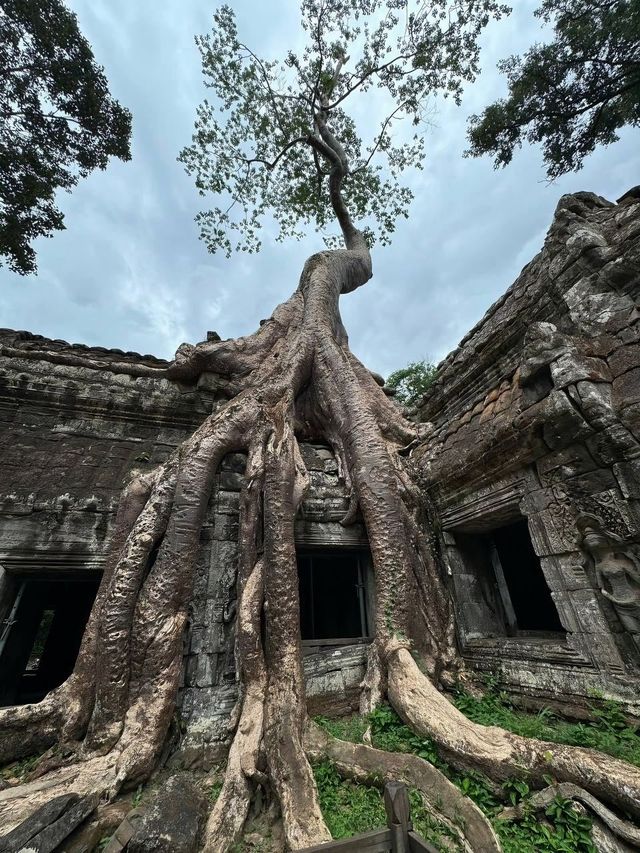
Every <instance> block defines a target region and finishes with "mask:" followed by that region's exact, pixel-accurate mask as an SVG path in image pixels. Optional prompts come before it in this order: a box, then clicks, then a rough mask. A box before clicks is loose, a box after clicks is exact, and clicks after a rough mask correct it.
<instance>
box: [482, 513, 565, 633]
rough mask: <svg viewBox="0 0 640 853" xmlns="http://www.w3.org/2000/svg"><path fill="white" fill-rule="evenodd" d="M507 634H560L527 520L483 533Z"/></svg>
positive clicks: (554, 610)
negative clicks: (485, 537)
mask: <svg viewBox="0 0 640 853" xmlns="http://www.w3.org/2000/svg"><path fill="white" fill-rule="evenodd" d="M486 536H487V548H488V551H489V557H490V560H491V565H492V567H493V571H494V574H495V578H496V583H497V586H498V593H499V595H500V598H501V600H502V606H503V609H504V616H505V622H506V629H507V634H509V635H511V636H517V635H518V634H532V633H533V634H535V633H553V634H558V633H563V632H564V629H563V627H562V623H561V622H560V617H559V616H558V611H557V609H556V606H555V603H554V601H553V598H552V597H551V591H550V590H549V587H548V585H547V581H546V578H545V576H544V573H543V571H542V568H541V566H540V560H539V558H538V555H537V554H536V552H535V551H534V549H533V544H532V542H531V537H530V535H529V528H528V525H527V521H526V519H524V518H523V519H520V520H519V521H516V522H513V523H512V524H508V525H505V526H504V527H499V528H497V529H496V530H493V531H491V532H490V533H488V534H486Z"/></svg>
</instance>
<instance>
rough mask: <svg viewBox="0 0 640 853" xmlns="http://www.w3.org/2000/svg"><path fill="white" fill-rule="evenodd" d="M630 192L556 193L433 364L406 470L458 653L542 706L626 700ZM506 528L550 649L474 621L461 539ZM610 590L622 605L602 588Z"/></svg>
mask: <svg viewBox="0 0 640 853" xmlns="http://www.w3.org/2000/svg"><path fill="white" fill-rule="evenodd" d="M639 195H640V194H639V193H638V191H635V192H632V193H631V194H628V195H627V197H626V198H623V199H622V200H621V201H620V203H619V204H612V203H610V202H607V201H605V200H604V199H601V198H599V197H597V196H594V195H591V194H587V193H581V194H577V195H574V196H565V197H563V198H562V199H561V201H560V203H559V205H558V209H557V211H556V216H555V219H554V222H553V224H552V227H551V229H550V231H549V234H548V236H547V239H546V241H545V245H544V248H543V250H542V251H541V252H540V254H539V255H537V256H536V258H534V260H533V261H532V262H531V263H530V264H528V265H527V266H526V267H525V268H524V270H523V271H522V273H521V275H520V276H519V278H518V279H517V281H516V282H515V283H514V284H513V286H512V287H511V288H509V290H508V291H507V292H506V294H505V295H504V296H503V297H502V298H501V299H500V300H498V302H497V303H496V304H495V305H494V306H492V308H491V309H490V310H489V311H488V312H487V314H486V315H485V317H484V318H483V320H482V321H481V322H480V323H479V324H478V325H477V326H476V327H475V328H474V329H473V330H472V331H471V332H470V333H469V334H468V335H467V336H466V337H465V338H464V340H463V341H462V342H461V344H460V346H459V347H458V348H457V349H456V350H455V351H454V352H453V353H452V354H451V355H450V356H448V358H447V359H445V361H444V362H443V363H442V364H441V365H440V366H439V370H438V374H437V378H436V382H435V384H434V387H433V388H432V389H431V390H430V392H427V395H426V397H425V400H424V402H423V404H422V405H421V407H420V410H419V416H420V418H421V419H422V420H424V421H431V422H432V423H433V424H434V426H435V433H434V436H433V437H432V438H431V439H430V440H429V443H428V444H427V445H425V446H424V447H423V448H421V449H420V450H419V451H418V452H417V453H416V461H417V464H418V466H419V467H420V469H421V471H422V475H423V478H424V482H425V486H426V488H427V489H428V491H429V493H430V495H431V497H432V500H433V501H434V503H435V506H436V511H437V515H438V516H439V519H440V522H441V525H442V530H443V533H442V536H441V545H442V550H443V557H444V562H445V565H446V567H447V571H448V573H449V575H450V576H451V583H452V589H453V592H454V595H455V596H456V600H457V605H458V616H459V619H458V632H459V638H460V641H461V645H462V648H463V652H464V654H465V657H466V659H467V661H468V662H469V664H470V665H471V666H472V667H475V668H478V669H481V670H487V669H488V670H491V671H494V672H499V673H500V675H501V677H502V678H503V679H504V681H505V682H507V683H508V684H510V685H511V687H512V688H517V689H520V690H522V691H523V692H525V693H528V694H531V695H533V696H538V697H542V698H545V699H548V698H553V696H554V695H556V694H558V693H560V692H565V693H567V694H568V695H575V696H576V697H578V698H579V697H584V696H586V695H589V694H590V693H592V692H593V691H594V690H596V691H604V692H605V693H607V694H609V695H612V696H616V697H618V698H622V699H624V700H626V701H627V702H628V703H629V704H630V705H632V704H634V703H637V696H638V686H639V681H638V676H639V674H640V672H639V651H640V644H639V637H638V630H639V629H640V572H638V567H639V566H640V560H639V558H640V503H639V499H640V462H639V458H640V441H639V440H640V344H639V341H640V312H639V311H638V308H637V300H638V297H639V295H640V198H639ZM521 516H524V517H525V518H526V519H527V522H528V527H529V532H530V536H531V539H532V542H533V545H534V548H535V551H536V553H537V555H538V556H539V558H540V563H541V567H542V570H543V572H544V575H545V579H546V582H547V584H548V586H549V588H550V589H551V593H552V597H553V599H554V601H555V605H556V607H557V610H558V613H559V616H560V619H561V622H562V624H563V626H564V628H565V629H566V632H567V635H566V639H565V638H562V637H556V638H552V637H549V638H546V639H545V638H542V639H536V638H526V637H507V636H499V632H498V631H496V630H495V626H491V625H489V624H483V618H484V619H485V623H486V622H487V614H488V613H489V609H488V606H487V604H486V600H485V599H486V591H483V590H482V589H481V583H480V580H479V574H478V569H477V567H474V565H473V559H472V558H470V557H469V555H468V554H465V553H463V552H464V547H463V546H461V542H463V541H465V540H464V535H465V534H474V533H476V534H477V533H482V532H483V531H487V530H491V529H495V528H496V527H499V526H500V525H502V524H505V523H507V522H509V521H512V520H514V519H515V518H517V517H521ZM589 530H591V533H589ZM589 537H590V538H589ZM603 573H604V575H603ZM603 576H606V577H607V578H609V580H604V581H603ZM611 578H613V579H614V581H615V583H616V584H617V585H618V586H620V583H622V585H623V586H624V588H625V590H626V591H625V596H624V597H626V598H628V599H629V601H628V602H627V604H625V605H624V606H622V605H620V604H618V605H616V604H615V603H614V602H612V601H611V600H610V598H608V597H607V595H606V594H604V593H603V592H602V588H604V589H605V591H609V592H610V591H611V588H610V581H611ZM483 596H484V598H483ZM636 710H637V708H636Z"/></svg>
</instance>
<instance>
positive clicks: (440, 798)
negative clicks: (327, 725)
mask: <svg viewBox="0 0 640 853" xmlns="http://www.w3.org/2000/svg"><path fill="white" fill-rule="evenodd" d="M305 747H306V750H307V753H308V754H309V756H310V757H311V758H313V759H314V760H321V759H324V758H327V759H329V760H330V761H332V762H333V764H335V766H336V768H337V770H338V772H339V773H340V775H341V776H344V777H346V778H348V779H354V780H356V781H357V782H365V783H369V784H372V783H374V784H378V785H379V784H380V781H383V782H392V781H396V782H404V783H405V784H406V785H408V786H410V787H412V788H416V789H417V790H418V791H420V792H421V794H422V796H423V798H424V800H425V802H426V804H427V806H428V807H429V809H430V811H431V812H432V813H433V815H434V816H435V817H436V818H437V819H438V820H439V821H441V822H442V823H444V824H445V825H446V826H447V827H448V828H449V829H450V830H451V832H452V833H453V834H454V835H455V836H457V837H458V839H459V841H460V843H461V845H462V846H463V848H464V850H466V851H468V853H480V851H481V853H500V850H501V847H500V843H499V841H498V839H497V837H496V835H495V832H494V831H493V827H492V826H491V824H490V823H489V821H488V820H487V818H486V817H485V816H484V815H483V814H482V812H481V811H480V809H479V808H478V807H477V806H476V805H475V803H473V802H472V801H471V800H470V799H469V798H468V797H465V796H464V795H463V794H462V793H461V792H460V791H459V790H458V789H457V788H456V786H455V785H454V784H453V783H452V782H450V781H449V780H448V779H447V777H446V776H444V775H443V774H442V773H441V772H440V771H439V770H437V769H436V768H435V767H434V766H433V765H432V764H429V763H428V762H427V761H424V760H423V759H422V758H418V756H417V755H408V754H403V753H395V752H383V751H382V750H380V749H374V748H373V747H370V746H366V745H364V744H355V743H348V742H347V741H342V740H338V739H337V738H334V737H331V735H329V734H327V732H324V731H323V730H322V729H320V728H319V727H318V726H316V725H315V724H314V723H311V722H310V723H309V725H308V727H307V733H306V737H305Z"/></svg>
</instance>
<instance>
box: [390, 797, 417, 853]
mask: <svg viewBox="0 0 640 853" xmlns="http://www.w3.org/2000/svg"><path fill="white" fill-rule="evenodd" d="M384 807H385V810H386V812H387V826H388V827H389V831H390V833H391V850H392V851H393V853H409V831H410V830H411V828H412V826H411V811H410V806H409V794H408V792H407V786H406V785H404V784H403V783H402V782H387V784H386V785H385V786H384Z"/></svg>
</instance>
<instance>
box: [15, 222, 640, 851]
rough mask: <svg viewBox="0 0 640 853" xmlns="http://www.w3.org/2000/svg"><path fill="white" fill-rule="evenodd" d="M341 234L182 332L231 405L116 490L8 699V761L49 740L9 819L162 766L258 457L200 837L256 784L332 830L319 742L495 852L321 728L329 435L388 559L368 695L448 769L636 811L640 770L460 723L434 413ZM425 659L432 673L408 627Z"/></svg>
mask: <svg viewBox="0 0 640 853" xmlns="http://www.w3.org/2000/svg"><path fill="white" fill-rule="evenodd" d="M343 229H344V232H345V241H346V244H347V248H346V249H344V250H338V251H332V252H322V253H319V254H317V255H314V256H313V257H311V258H310V259H309V261H308V262H307V264H306V265H305V268H304V271H303V274H302V277H301V280H300V285H299V287H298V289H297V291H296V292H295V293H294V295H293V296H292V297H291V298H290V299H289V300H288V301H287V302H286V303H284V304H283V305H281V306H279V307H278V308H277V309H276V311H275V312H274V314H273V316H272V317H271V318H270V320H268V321H267V322H266V323H264V324H263V325H262V326H261V327H260V329H259V330H258V332H256V333H255V334H254V335H253V336H251V337H249V338H246V339H241V340H238V341H221V342H216V343H208V344H204V345H199V346H198V347H190V346H183V347H181V349H180V350H179V351H178V353H177V356H176V361H175V362H174V364H173V366H172V367H171V368H170V369H169V371H168V373H169V375H170V376H175V377H177V378H180V379H181V380H182V381H189V380H190V379H195V378H196V377H197V376H198V375H199V374H200V373H201V372H202V371H203V370H205V369H206V370H211V371H214V372H216V373H217V374H218V375H220V376H224V377H225V379H226V384H227V391H228V393H229V395H230V399H229V401H228V402H227V403H226V404H225V405H224V406H223V407H222V408H220V409H219V410H218V411H216V412H215V413H214V414H212V415H211V416H210V417H209V418H208V419H207V420H206V421H205V422H204V423H203V424H202V425H201V426H200V427H199V428H198V430H196V432H195V433H194V434H193V435H192V436H191V437H190V438H189V439H188V440H187V441H186V442H185V443H184V444H183V445H182V446H181V447H180V448H178V449H177V450H176V451H175V453H174V454H173V455H172V456H171V457H170V458H169V459H167V461H166V462H165V463H164V464H163V465H161V466H160V467H159V468H157V469H156V470H155V471H153V472H150V473H149V472H148V473H141V472H134V473H133V475H132V477H131V480H130V482H129V485H128V486H127V488H126V490H125V492H124V495H123V497H122V499H121V502H120V507H119V510H118V515H117V520H116V525H115V532H114V535H113V539H112V544H111V551H110V557H109V560H108V565H107V568H106V570H105V573H104V577H103V579H102V583H101V586H100V590H99V592H98V596H97V599H96V602H95V605H94V608H93V611H92V613H91V617H90V619H89V623H88V626H87V629H86V632H85V635H84V639H83V642H82V646H81V650H80V653H79V656H78V660H77V663H76V667H75V670H74V672H73V674H72V675H71V677H70V678H69V679H68V680H67V681H66V682H65V683H64V684H63V685H62V686H61V687H59V688H58V689H57V690H55V691H53V692H52V693H51V694H50V695H49V696H48V697H47V698H46V699H45V700H43V701H42V702H41V703H39V704H36V705H27V706H23V707H17V708H8V709H4V710H2V711H0V732H1V736H0V761H3V762H4V761H8V760H11V759H13V758H17V757H20V756H22V755H25V754H30V753H33V752H34V751H38V750H40V751H41V750H42V749H46V748H47V747H50V746H52V745H53V746H54V748H53V749H52V750H51V751H50V752H49V754H47V755H46V757H45V759H44V760H43V761H42V762H41V766H40V768H39V770H40V772H42V773H43V774H44V775H42V777H41V778H38V779H36V780H35V781H33V782H31V783H29V785H27V786H24V787H21V788H16V789H10V790H6V791H3V792H0V824H1V825H2V826H3V829H4V828H6V829H10V828H11V827H12V826H15V825H17V824H18V823H19V822H20V821H21V820H22V819H23V818H24V817H25V816H27V815H28V814H29V813H30V812H32V811H33V810H35V808H36V807H37V806H39V805H41V804H42V802H43V801H45V800H47V799H50V798H52V797H53V796H56V795H58V794H60V793H64V792H68V791H77V792H78V793H87V792H101V793H105V794H107V795H109V796H113V795H115V793H116V792H117V791H118V790H119V789H120V788H121V787H122V786H124V785H128V786H132V785H135V784H137V783H139V782H141V781H143V780H144V779H146V778H147V777H148V776H149V774H150V773H151V772H152V771H153V769H154V767H155V766H156V764H157V762H158V759H159V756H160V753H161V751H162V748H163V744H164V742H165V739H166V736H167V731H168V728H169V724H170V721H171V717H172V714H173V711H174V706H175V700H176V694H177V690H178V684H179V677H180V671H181V666H182V637H183V632H184V628H185V625H186V621H187V614H188V606H189V601H190V596H191V591H192V586H193V572H194V564H195V560H196V556H197V551H198V547H199V540H200V530H201V526H202V523H203V517H204V513H205V510H206V507H207V503H208V501H209V498H210V494H211V489H212V483H213V478H214V476H215V473H216V470H217V468H218V465H219V463H220V461H221V460H222V458H223V457H224V456H225V455H226V454H228V453H231V452H239V451H240V452H244V453H246V454H247V460H248V461H247V470H246V479H245V484H244V487H243V490H242V493H241V502H240V526H239V549H240V560H239V569H238V581H237V585H238V602H239V605H238V615H237V630H236V667H237V673H238V679H239V685H240V695H239V700H238V707H237V714H236V719H237V720H238V722H237V728H236V731H235V736H234V739H233V742H232V744H231V748H230V751H229V759H228V765H227V771H226V778H225V781H224V785H223V788H222V792H221V794H220V797H219V799H218V801H217V803H216V805H215V807H214V809H213V811H212V813H211V815H210V818H209V821H208V825H207V829H206V838H205V849H206V850H208V851H222V850H225V849H226V848H227V847H229V846H230V845H231V844H232V843H233V842H234V840H236V839H237V838H238V836H239V835H240V833H241V832H242V829H243V826H244V822H245V819H246V816H247V813H248V809H249V804H250V802H251V798H252V796H253V794H254V791H255V789H256V787H257V786H259V785H263V786H267V785H268V786H269V787H270V788H271V789H272V790H273V791H274V792H275V794H276V795H277V798H278V801H279V803H280V808H281V811H282V816H283V820H284V826H285V834H286V839H287V844H288V846H289V847H290V848H291V849H296V848H300V847H304V846H309V845H312V844H315V843H318V842H321V841H323V840H328V839H329V837H330V836H329V832H328V830H327V827H326V825H325V823H324V820H323V818H322V814H321V811H320V807H319V804H318V796H317V791H316V787H315V784H314V780H313V774H312V771H311V766H310V764H309V760H308V753H310V754H311V755H316V756H317V755H319V754H324V755H327V756H328V757H330V758H331V760H333V761H335V762H336V764H337V765H338V766H339V768H340V769H341V771H342V772H344V773H345V774H347V775H350V776H352V777H355V778H358V779H371V778H373V776H374V775H375V774H377V773H382V775H383V776H386V777H387V778H388V777H390V776H394V777H395V778H400V779H404V780H405V781H406V782H408V783H409V784H411V785H413V786H415V787H417V788H419V789H420V790H422V791H423V793H424V795H425V797H426V798H427V800H428V802H431V803H432V805H433V806H434V808H436V809H437V810H438V811H439V813H440V814H441V816H442V817H443V819H444V820H445V821H448V822H449V823H450V824H451V823H454V822H455V815H456V813H463V814H465V815H466V816H467V819H466V825H467V827H468V830H467V832H466V841H465V844H466V845H467V847H468V849H482V850H483V851H487V850H492V849H496V850H497V849H498V845H497V841H496V839H495V836H494V835H493V832H492V830H491V828H490V827H489V825H488V824H487V823H486V821H484V819H483V818H482V816H481V815H480V813H479V812H478V810H477V809H476V808H475V806H473V805H472V804H469V803H468V802H465V801H464V800H463V799H462V798H461V795H460V794H459V793H458V792H456V791H455V789H453V788H452V786H451V785H450V783H449V782H447V780H446V779H444V778H443V777H441V776H440V774H439V773H438V772H437V771H435V770H434V769H433V768H431V767H429V765H426V764H425V763H424V762H422V761H421V760H420V759H416V758H410V757H406V756H404V757H397V756H392V757H389V756H384V754H381V753H379V752H378V751H377V750H373V749H371V748H369V747H366V746H353V745H349V744H339V743H337V742H330V741H329V740H327V738H326V737H324V736H320V735H319V734H318V732H316V733H315V735H313V736H310V735H309V733H308V732H307V743H306V746H305V729H306V726H307V722H308V721H307V715H306V704H305V694H304V681H303V671H302V654H301V639H300V629H299V601H298V583H297V570H296V559H295V544H294V520H295V516H296V512H297V509H298V507H299V505H300V502H301V501H302V499H303V496H304V494H305V490H306V488H307V483H308V476H307V472H306V470H305V466H304V463H303V460H302V456H301V454H300V450H299V446H298V442H299V440H302V439H305V438H314V439H318V438H324V439H325V440H326V441H328V443H329V444H330V445H331V447H332V448H333V450H334V452H335V455H336V459H337V461H338V465H339V470H340V473H341V476H342V478H343V480H344V482H345V484H346V485H347V487H348V489H349V490H350V493H351V505H350V508H349V511H348V513H347V516H346V517H345V519H344V521H343V523H345V524H348V523H350V522H352V521H353V520H354V518H355V517H356V512H357V511H359V512H360V514H361V516H362V519H363V521H364V523H365V525H366V529H367V533H368V537H369V543H370V548H371V553H372V557H373V563H374V574H375V615H374V621H375V625H374V628H375V630H374V633H375V638H374V641H373V644H372V646H371V649H370V653H369V664H368V670H367V675H366V678H365V682H364V685H363V700H362V707H363V709H364V710H367V709H369V708H372V707H374V706H375V705H376V703H377V702H379V700H380V698H381V696H382V695H383V694H384V693H385V692H386V693H387V695H388V697H389V699H390V701H391V703H392V704H393V705H394V707H395V708H396V710H397V711H398V713H399V714H400V715H401V716H402V717H403V719H404V720H406V721H407V722H408V723H409V725H411V726H412V727H413V728H414V729H416V730H417V731H419V732H422V733H425V734H428V735H429V736H430V737H432V738H433V739H434V740H435V742H436V743H437V744H438V746H439V747H440V749H441V750H442V752H443V755H444V756H445V757H446V758H447V760H449V761H451V762H452V763H453V764H455V765H457V766H460V767H464V768H473V769H478V770H481V771H482V772H483V773H485V774H486V775H488V776H489V777H491V778H494V779H504V778H507V777H509V776H511V775H514V774H518V775H519V774H521V773H523V772H526V773H528V774H529V775H530V776H531V778H532V779H533V780H534V781H539V782H540V784H542V780H543V776H545V775H546V774H551V775H553V776H554V777H555V778H557V779H558V780H559V781H561V782H571V783H574V784H578V785H580V786H581V787H582V788H585V789H586V790H588V791H589V792H591V794H593V795H595V796H597V797H600V798H602V799H604V800H606V801H608V802H609V803H610V804H612V805H614V806H616V807H618V808H620V809H623V810H624V811H626V812H628V813H629V814H633V815H636V816H637V815H638V813H639V812H640V807H639V805H638V804H639V802H640V771H638V770H637V769H635V768H632V767H629V766H627V765H624V764H622V763H621V762H619V761H616V760H614V759H612V758H608V757H606V756H602V755H599V754H597V753H595V752H593V751H590V750H586V749H576V748H570V747H563V746H558V745H557V744H546V743H538V742H535V741H529V740H526V739H524V738H520V737H517V736H515V735H512V734H509V733H507V732H505V731H503V730H500V729H496V728H485V727H482V726H478V725H476V724H474V723H471V722H470V721H468V720H467V719H466V718H464V717H463V716H462V715H461V714H460V713H459V712H458V711H457V710H456V709H455V708H454V707H453V706H452V705H451V704H450V703H449V702H448V701H447V700H446V698H445V697H444V696H443V695H442V694H441V693H440V692H439V691H438V689H437V686H436V685H437V682H438V679H439V678H440V679H442V676H444V675H446V676H447V677H449V678H450V677H451V672H452V668H453V667H454V666H455V653H454V648H455V646H454V642H453V633H452V631H453V622H452V610H451V604H450V601H449V597H448V594H447V589H446V587H445V584H444V581H443V578H442V576H441V573H440V570H439V567H438V565H437V564H436V562H435V561H434V559H433V557H432V555H431V552H430V549H429V547H428V545H427V543H426V541H425V539H424V534H423V532H422V527H423V525H422V524H421V523H420V519H419V516H418V513H419V507H420V496H419V494H418V493H417V490H416V488H415V486H414V484H413V483H412V480H411V477H410V476H409V474H408V473H407V470H406V468H405V461H403V460H405V459H406V452H407V448H408V447H410V446H411V445H412V443H413V442H415V441H416V440H417V439H418V438H420V435H421V434H422V433H421V431H423V432H424V431H426V428H422V427H417V426H415V425H412V424H409V423H408V422H407V421H405V420H404V418H403V417H402V416H401V413H400V410H399V409H398V408H397V407H396V406H395V405H394V404H393V403H392V402H391V401H390V400H389V399H388V398H387V397H386V396H385V394H384V393H383V391H382V389H381V388H380V386H379V384H378V383H377V382H376V380H375V378H374V377H373V376H372V375H371V374H370V373H369V372H368V371H367V370H366V369H365V368H364V367H363V366H362V365H361V364H360V363H359V362H358V361H357V359H355V358H354V356H353V355H352V354H351V353H350V352H349V349H348V343H347V336H346V333H345V331H344V328H343V326H342V322H341V320H340V314H339V308H338V302H339V297H340V295H341V293H347V292H349V291H351V290H353V289H355V288H356V287H358V286H360V285H361V284H364V283H365V282H366V281H367V280H368V279H369V277H370V275H371V262H370V257H369V252H368V249H367V248H366V245H365V243H364V240H363V239H362V237H361V235H360V234H359V232H357V231H356V230H355V229H353V228H352V227H351V226H350V224H349V222H348V221H347V223H346V225H344V224H343ZM410 637H411V638H413V647H414V649H415V651H416V652H417V653H418V654H419V656H420V659H421V661H422V664H423V669H422V670H421V669H419V668H418V666H417V664H416V663H415V661H414V659H413V657H412V656H411V654H410V652H409V644H410V640H409V638H410Z"/></svg>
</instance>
